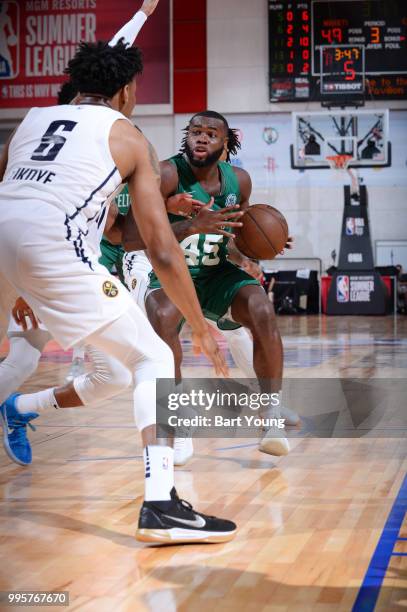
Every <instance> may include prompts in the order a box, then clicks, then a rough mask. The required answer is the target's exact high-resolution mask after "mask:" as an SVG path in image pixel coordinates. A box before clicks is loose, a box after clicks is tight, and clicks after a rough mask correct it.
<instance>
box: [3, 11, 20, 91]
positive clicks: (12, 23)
mask: <svg viewBox="0 0 407 612" xmlns="http://www.w3.org/2000/svg"><path fill="white" fill-rule="evenodd" d="M19 37H20V13H19V7H18V4H17V2H14V1H10V2H0V79H9V78H12V77H15V76H17V75H18V73H19V68H20V67H19V63H20V62H19V60H20V56H19V49H18V41H19Z"/></svg>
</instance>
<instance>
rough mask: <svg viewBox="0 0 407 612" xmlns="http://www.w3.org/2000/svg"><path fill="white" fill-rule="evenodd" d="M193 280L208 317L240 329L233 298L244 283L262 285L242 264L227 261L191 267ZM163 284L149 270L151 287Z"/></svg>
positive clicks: (227, 327)
mask: <svg viewBox="0 0 407 612" xmlns="http://www.w3.org/2000/svg"><path fill="white" fill-rule="evenodd" d="M189 270H190V272H191V276H192V280H193V281H194V285H195V289H196V293H197V295H198V299H199V303H200V305H201V308H202V311H203V313H204V315H205V317H206V318H207V319H211V320H212V321H216V323H217V325H218V327H219V329H237V328H238V327H241V326H240V325H239V324H238V323H236V322H235V321H233V320H232V319H231V318H230V316H228V315H229V313H228V311H229V308H230V306H231V304H232V302H233V299H234V297H235V295H236V294H237V292H238V291H239V289H241V287H245V286H246V285H260V283H259V282H258V281H257V280H255V279H254V278H253V277H252V276H250V275H249V274H246V272H243V270H240V268H237V267H236V266H235V265H233V264H232V263H230V262H229V261H226V262H224V263H221V264H219V265H218V266H216V267H214V268H212V269H207V268H199V269H198V270H194V269H193V268H190V269H189ZM160 288H161V284H160V281H159V280H158V278H157V277H156V275H155V274H154V272H152V273H151V274H150V283H149V289H160Z"/></svg>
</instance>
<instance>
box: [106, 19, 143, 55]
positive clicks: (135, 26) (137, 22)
mask: <svg viewBox="0 0 407 612" xmlns="http://www.w3.org/2000/svg"><path fill="white" fill-rule="evenodd" d="M146 21H147V15H146V14H145V13H143V11H137V13H136V14H135V15H134V17H133V18H132V19H130V21H128V22H127V23H126V25H124V26H123V27H122V28H120V30H119V31H118V32H117V34H115V35H114V36H113V38H112V40H111V41H110V42H109V46H110V47H114V45H116V44H117V43H118V42H119V40H120V39H121V38H124V42H125V43H127V44H128V45H130V46H131V45H132V44H133V43H134V41H135V40H136V38H137V35H138V33H139V32H140V30H141V28H142V27H143V25H144V24H145V22H146Z"/></svg>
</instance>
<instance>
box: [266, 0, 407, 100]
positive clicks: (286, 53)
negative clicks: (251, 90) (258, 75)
mask: <svg viewBox="0 0 407 612" xmlns="http://www.w3.org/2000/svg"><path fill="white" fill-rule="evenodd" d="M268 9H269V10H268V21H269V75H270V78H269V80H270V100H271V101H285V100H287V101H291V100H292V101H296V100H298V101H301V100H321V99H324V97H325V93H326V92H324V89H323V87H322V86H321V74H323V66H321V48H324V47H325V48H327V47H334V48H335V49H336V52H335V54H334V55H333V56H332V55H330V53H329V52H327V56H326V58H327V61H328V60H329V61H331V59H332V61H333V67H334V72H336V74H339V73H340V72H341V71H342V72H346V76H347V79H346V81H345V83H346V82H349V81H351V80H353V81H354V84H355V90H354V91H355V93H356V94H359V95H360V94H361V92H362V90H363V87H364V83H363V82H362V81H363V79H362V78H361V77H360V76H358V75H359V74H360V73H361V71H360V70H359V68H360V63H361V62H363V63H364V68H365V71H366V77H367V81H366V84H367V91H366V97H371V98H373V99H407V0H302V1H301V0H300V1H298V0H297V1H293V0H268ZM360 48H362V49H363V51H361V56H358V51H359V50H360ZM322 59H323V58H322ZM346 62H351V63H353V66H352V65H351V63H348V64H346ZM345 64H346V66H345ZM353 70H354V71H355V74H354V78H353V79H351V75H352V74H353V72H352V71H353ZM326 76H327V75H326V73H325V77H326ZM334 81H335V79H333V82H334ZM328 82H329V79H328V80H327V79H326V78H325V84H326V85H327V86H328ZM357 83H359V85H356V84H357ZM361 88H362V89H361Z"/></svg>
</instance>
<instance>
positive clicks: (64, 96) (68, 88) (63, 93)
mask: <svg viewBox="0 0 407 612" xmlns="http://www.w3.org/2000/svg"><path fill="white" fill-rule="evenodd" d="M77 93H78V90H77V89H75V87H74V86H73V85H72V83H71V81H65V83H62V85H61V88H60V90H59V91H58V93H57V102H58V104H70V103H71V102H72V100H73V99H74V97H75V96H76V94H77Z"/></svg>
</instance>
